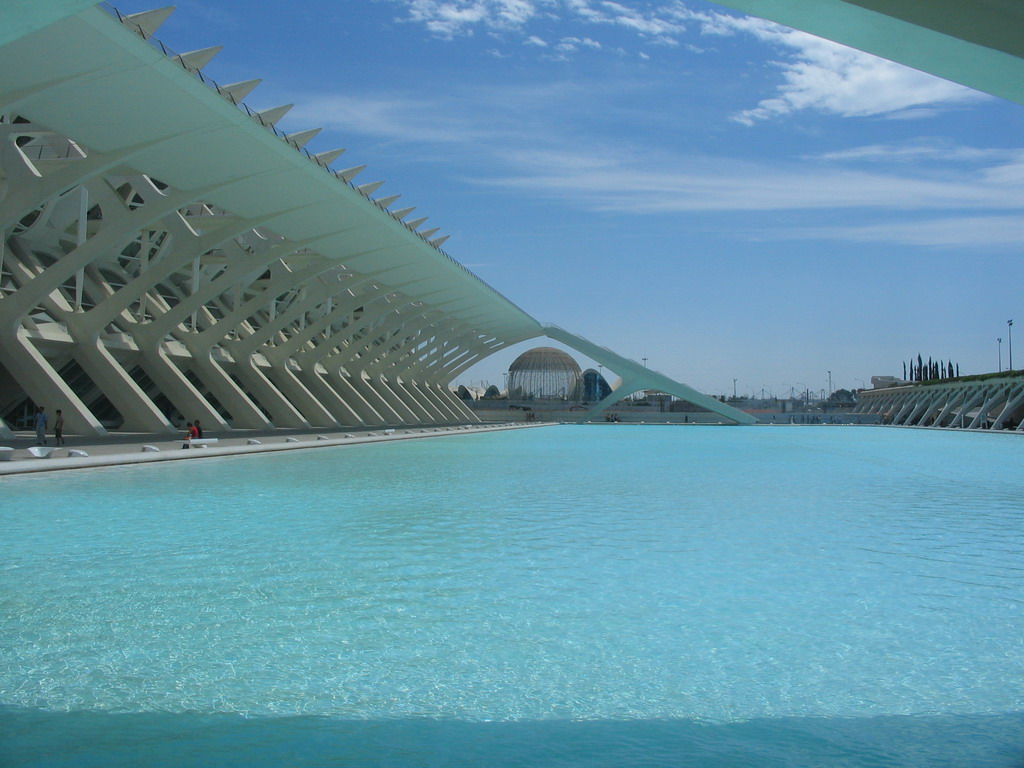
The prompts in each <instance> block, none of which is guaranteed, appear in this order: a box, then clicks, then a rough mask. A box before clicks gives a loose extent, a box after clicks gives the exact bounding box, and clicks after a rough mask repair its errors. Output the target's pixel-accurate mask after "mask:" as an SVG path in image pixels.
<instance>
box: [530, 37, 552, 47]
mask: <svg viewBox="0 0 1024 768" xmlns="http://www.w3.org/2000/svg"><path fill="white" fill-rule="evenodd" d="M524 44H525V45H536V46H537V47H538V48H547V47H548V44H547V41H545V40H544V39H542V38H540V37H537V36H536V35H530V36H529V37H528V38H526V41H525V43H524Z"/></svg>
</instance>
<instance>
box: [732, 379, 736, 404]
mask: <svg viewBox="0 0 1024 768" xmlns="http://www.w3.org/2000/svg"><path fill="white" fill-rule="evenodd" d="M732 397H733V400H735V399H736V379H733V380H732Z"/></svg>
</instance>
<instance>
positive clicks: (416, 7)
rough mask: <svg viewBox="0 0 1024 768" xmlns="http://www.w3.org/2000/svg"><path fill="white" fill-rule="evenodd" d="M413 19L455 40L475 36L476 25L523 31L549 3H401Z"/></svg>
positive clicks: (515, 0) (430, 0) (495, 0)
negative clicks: (540, 7)
mask: <svg viewBox="0 0 1024 768" xmlns="http://www.w3.org/2000/svg"><path fill="white" fill-rule="evenodd" d="M401 2H402V4H403V5H405V6H406V7H407V8H408V12H409V20H410V21H415V22H419V23H421V24H423V25H424V26H426V28H427V29H429V30H430V31H431V32H432V33H433V34H435V35H437V36H438V37H442V38H446V39H451V38H453V37H456V36H458V35H468V34H472V33H473V28H474V27H476V26H484V27H486V28H490V29H519V28H521V27H522V26H523V25H525V24H526V23H527V22H528V21H530V20H531V19H532V18H534V17H535V16H536V15H537V13H538V12H539V10H538V6H539V5H543V4H547V0H539V2H534V1H533V0H401Z"/></svg>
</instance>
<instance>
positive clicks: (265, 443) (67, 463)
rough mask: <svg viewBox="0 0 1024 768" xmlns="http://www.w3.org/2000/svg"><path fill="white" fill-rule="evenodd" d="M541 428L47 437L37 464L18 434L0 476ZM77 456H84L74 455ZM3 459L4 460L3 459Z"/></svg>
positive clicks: (26, 439)
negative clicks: (187, 439)
mask: <svg viewBox="0 0 1024 768" xmlns="http://www.w3.org/2000/svg"><path fill="white" fill-rule="evenodd" d="M538 426H544V423H531V424H524V423H507V424H460V425H449V426H437V427H434V426H423V427H394V428H392V427H379V428H376V429H373V428H367V427H363V428H348V429H344V430H342V429H337V430H324V429H273V430H232V431H231V432H225V433H213V432H207V433H205V436H206V437H208V438H216V442H215V443H211V444H210V445H208V446H206V447H202V448H200V447H192V448H190V449H189V450H182V445H184V441H183V440H182V439H181V438H180V437H172V435H170V434H168V433H163V434H148V433H141V432H134V433H132V432H130V433H117V434H113V433H112V434H110V435H107V436H106V437H81V436H74V435H72V436H69V437H67V439H66V444H65V445H63V446H60V447H55V446H54V445H53V434H52V433H51V434H49V435H47V445H46V446H45V447H47V448H54V450H53V451H52V452H50V455H49V456H48V457H47V458H36V457H35V456H33V455H32V453H31V452H30V451H29V449H30V448H33V447H35V446H36V436H35V433H34V432H17V433H15V435H16V436H15V439H14V440H7V441H3V442H2V445H3V446H4V447H8V448H11V449H13V450H11V451H0V454H6V455H7V456H10V459H9V460H7V461H3V460H0V476H3V475H15V474H25V473H31V472H52V471H56V470H68V469H86V468H90V467H109V466H116V465H119V464H140V463H147V462H152V461H184V460H195V459H202V458H211V457H214V456H234V455H239V454H246V453H267V452H273V451H291V450H298V449H302V448H325V447H328V446H334V445H359V444H363V443H376V442H384V441H389V440H409V439H416V438H429V437H451V436H455V435H464V434H467V433H472V432H494V431H498V430H506V429H529V428H533V427H538ZM72 452H81V453H82V454H84V455H78V454H77V453H72ZM4 458H6V457H4Z"/></svg>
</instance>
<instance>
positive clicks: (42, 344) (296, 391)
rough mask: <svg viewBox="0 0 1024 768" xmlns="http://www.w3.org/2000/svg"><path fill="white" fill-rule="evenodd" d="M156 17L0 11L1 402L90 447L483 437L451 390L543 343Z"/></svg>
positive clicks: (396, 213)
mask: <svg viewBox="0 0 1024 768" xmlns="http://www.w3.org/2000/svg"><path fill="white" fill-rule="evenodd" d="M170 12H171V9H163V10H157V11H152V12H148V13H142V14H135V15H133V16H128V17H122V16H120V15H119V14H117V12H116V11H111V10H110V9H105V8H101V7H97V6H93V5H92V4H91V3H84V2H81V0H11V1H10V2H5V3H4V4H3V5H2V6H0V72H2V73H3V77H2V78H0V173H2V179H0V228H2V238H0V247H2V251H0V383H2V385H3V386H2V392H3V393H4V394H3V401H2V406H3V407H4V408H8V409H9V408H10V407H12V406H13V405H14V404H15V403H16V402H18V401H19V398H20V399H21V400H25V399H26V398H30V399H31V400H32V401H34V402H36V403H41V404H45V405H46V406H47V407H48V409H49V410H50V412H52V411H53V410H54V409H56V408H61V409H62V410H63V412H64V417H65V422H66V430H67V431H68V432H75V433H79V434H94V435H101V434H104V433H105V432H106V430H107V428H108V427H111V426H116V427H119V428H121V429H124V430H130V431H138V432H161V431H172V430H174V429H175V423H174V422H175V421H176V420H178V419H181V418H189V419H192V418H198V419H200V420H201V421H202V422H203V424H204V425H205V426H206V428H207V429H220V430H225V429H231V428H235V429H246V428H249V429H256V428H267V427H269V426H280V427H328V426H336V425H353V426H356V425H380V424H418V423H447V422H455V421H475V420H476V417H475V416H474V415H473V414H472V413H471V412H470V411H469V410H468V409H467V408H466V407H465V406H464V405H463V404H462V403H461V402H460V401H459V400H458V398H456V397H454V396H453V395H452V394H451V392H450V391H449V389H448V387H447V384H448V382H450V381H451V380H452V379H453V378H454V377H455V376H457V375H458V374H459V373H460V372H462V371H463V370H465V369H466V368H468V367H470V366H471V365H473V364H474V363H476V362H478V361H479V360H480V359H482V358H484V357H486V356H488V355H490V354H492V353H493V352H495V351H496V350H498V349H501V348H503V347H506V346H508V345H511V344H515V343H518V342H520V341H523V340H526V339H529V338H533V337H536V336H542V335H544V333H545V329H544V328H543V327H542V326H541V324H540V323H538V322H537V321H536V320H534V319H533V318H532V317H530V316H529V315H527V314H526V313H525V312H523V311H522V310H521V309H519V308H518V307H517V306H516V305H515V304H513V303H512V302H510V301H509V300H508V299H506V298H505V297H503V296H502V295H500V294H499V293H497V292H496V291H495V290H494V289H493V288H491V287H490V286H489V285H487V284H485V283H484V282H482V281H481V280H480V279H479V278H477V277H476V276H475V275H473V274H472V273H471V272H469V271H468V270H467V269H465V268H464V267H463V266H462V265H460V264H459V263H457V262H456V261H454V260H453V259H452V258H451V257H449V256H448V255H447V254H446V253H445V252H444V251H442V250H441V249H440V246H441V245H442V244H443V243H444V241H445V240H446V239H447V238H446V236H443V235H442V236H439V235H438V234H437V229H436V228H428V229H422V228H421V227H422V226H423V224H424V223H425V221H426V220H425V218H410V214H411V213H412V210H413V209H412V208H409V207H402V208H398V209H395V207H394V204H395V203H396V201H397V200H398V197H399V196H398V195H392V194H385V195H384V196H380V197H374V194H375V193H376V192H377V191H378V189H379V188H380V187H381V186H382V182H372V183H368V184H362V185H357V184H356V183H355V181H354V180H355V178H356V176H357V175H359V173H360V172H361V171H362V170H363V168H364V166H361V165H359V166H355V167H352V168H348V169H345V170H334V169H332V163H333V162H334V161H335V160H336V159H337V158H338V157H339V156H340V155H341V154H342V152H343V150H340V149H339V150H333V151H328V152H322V153H319V154H311V153H310V152H309V151H308V150H306V149H305V145H306V144H307V143H308V142H309V141H310V140H311V139H312V138H313V137H314V136H315V135H316V134H317V133H318V131H317V130H315V129H314V130H308V131H301V132H298V133H293V134H290V135H284V134H283V133H282V132H281V131H280V130H278V129H277V128H276V127H275V126H276V123H277V122H278V121H279V120H280V119H281V118H282V117H283V116H284V115H285V114H286V113H287V112H288V110H289V108H290V105H283V106H281V107H278V108H274V109H269V110H264V111H262V112H254V111H253V110H251V109H249V108H248V107H247V106H246V105H245V104H244V102H243V101H242V99H244V98H245V96H246V95H247V94H248V93H249V92H250V91H252V89H253V88H255V87H256V86H257V85H258V83H259V81H258V80H250V81H246V82H241V83H235V84H232V85H222V84H218V83H215V82H213V81H212V80H211V79H209V78H208V77H206V76H205V75H204V74H203V68H204V67H205V66H206V65H207V64H208V63H209V62H210V61H211V60H212V59H213V57H214V56H215V55H216V54H217V52H218V51H219V50H220V49H219V48H209V49H204V50H199V51H193V52H190V53H182V54H178V53H175V52H173V51H170V50H168V49H167V48H166V47H165V46H164V45H163V44H162V43H160V42H159V41H158V40H157V39H156V38H155V37H154V33H155V32H156V30H157V28H158V27H159V26H160V24H161V23H162V22H163V21H164V20H165V19H166V18H167V17H168V15H169V14H170ZM559 338H561V339H562V340H563V341H566V340H568V341H567V343H572V341H571V339H574V338H576V337H571V336H569V335H568V334H564V333H560V334H559ZM577 348H579V347H577ZM583 351H586V350H583ZM616 357H617V356H616ZM617 360H620V361H623V364H624V365H625V366H626V367H627V368H628V367H629V363H628V361H625V359H624V358H618V357H617ZM633 365H634V366H635V364H633ZM609 367H610V368H613V366H612V365H611V364H610V363H609ZM619 372H620V373H621V374H622V375H624V376H625V375H626V372H623V371H619ZM666 381H668V380H667V379H666ZM679 386H680V387H682V386H683V385H679ZM680 391H682V390H680ZM687 391H690V392H692V390H688V388H687ZM711 402H714V403H715V407H716V409H717V412H719V413H721V414H722V415H723V416H724V417H725V419H726V420H727V421H730V422H734V423H749V422H751V421H753V419H751V417H749V416H748V415H747V414H744V413H742V412H740V411H737V410H735V409H732V408H728V407H727V406H725V405H723V404H718V403H717V402H716V401H713V400H712V401H711ZM0 432H6V433H7V434H10V430H9V429H8V427H6V426H2V425H0Z"/></svg>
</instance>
